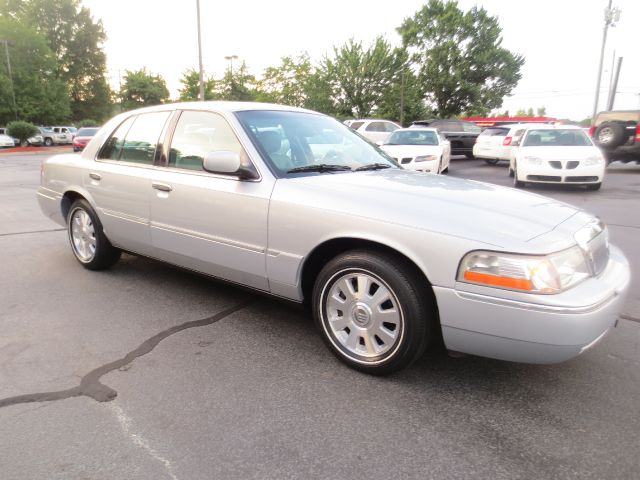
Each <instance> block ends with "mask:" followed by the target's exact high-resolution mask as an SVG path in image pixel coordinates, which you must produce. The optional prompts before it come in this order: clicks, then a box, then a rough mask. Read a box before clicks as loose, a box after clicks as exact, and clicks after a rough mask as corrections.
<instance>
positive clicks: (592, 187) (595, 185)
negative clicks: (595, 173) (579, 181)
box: [587, 182, 602, 191]
mask: <svg viewBox="0 0 640 480" xmlns="http://www.w3.org/2000/svg"><path fill="white" fill-rule="evenodd" d="M601 186H602V182H600V183H591V184H589V185H587V190H593V191H596V190H600V187H601Z"/></svg>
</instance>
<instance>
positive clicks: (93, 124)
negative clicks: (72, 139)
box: [76, 118, 100, 128]
mask: <svg viewBox="0 0 640 480" xmlns="http://www.w3.org/2000/svg"><path fill="white" fill-rule="evenodd" d="M76 126H77V127H78V128H84V127H99V126H100V123H99V122H96V121H95V120H91V119H89V118H87V119H85V120H80V121H79V122H77V125H76Z"/></svg>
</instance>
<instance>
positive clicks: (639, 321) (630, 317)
mask: <svg viewBox="0 0 640 480" xmlns="http://www.w3.org/2000/svg"><path fill="white" fill-rule="evenodd" d="M618 316H619V317H620V318H621V319H623V320H629V321H630V322H637V323H640V318H636V317H632V316H631V315H627V314H625V313H623V314H621V315H618Z"/></svg>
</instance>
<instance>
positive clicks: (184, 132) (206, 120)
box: [169, 110, 242, 171]
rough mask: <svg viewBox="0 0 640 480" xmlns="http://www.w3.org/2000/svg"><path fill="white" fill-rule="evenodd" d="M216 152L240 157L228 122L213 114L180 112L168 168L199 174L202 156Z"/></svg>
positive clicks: (236, 140) (237, 142)
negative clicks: (235, 154)
mask: <svg viewBox="0 0 640 480" xmlns="http://www.w3.org/2000/svg"><path fill="white" fill-rule="evenodd" d="M217 151H231V152H236V153H240V154H241V155H242V146H241V145H240V142H239V141H238V139H237V138H236V136H235V134H234V133H233V130H231V127H230V126H229V124H228V123H227V121H226V120H225V119H224V118H222V117H221V116H220V115H218V114H217V113H213V112H197V111H190V110H187V111H184V112H182V114H181V115H180V119H179V120H178V124H177V125H176V130H175V133H174V134H173V139H172V140H171V149H170V150H169V166H170V167H173V168H184V169H187V170H199V171H202V170H203V168H202V161H203V160H204V157H205V155H206V154H207V153H210V152H217Z"/></svg>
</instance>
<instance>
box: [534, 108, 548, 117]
mask: <svg viewBox="0 0 640 480" xmlns="http://www.w3.org/2000/svg"><path fill="white" fill-rule="evenodd" d="M546 115H547V109H546V107H538V109H537V110H536V116H538V117H544V116H546Z"/></svg>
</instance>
